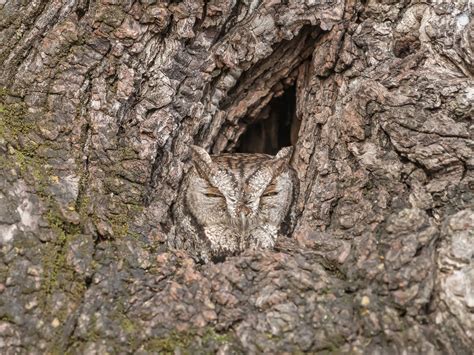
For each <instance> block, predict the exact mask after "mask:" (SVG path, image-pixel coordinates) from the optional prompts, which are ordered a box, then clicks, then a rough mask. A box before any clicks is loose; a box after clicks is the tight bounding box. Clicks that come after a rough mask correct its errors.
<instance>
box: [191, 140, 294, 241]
mask: <svg viewBox="0 0 474 355" xmlns="http://www.w3.org/2000/svg"><path fill="white" fill-rule="evenodd" d="M191 151H192V162H193V168H192V171H191V172H190V178H189V182H188V186H187V192H186V202H187V204H188V206H189V208H190V210H191V212H192V213H193V215H194V216H195V218H196V219H197V220H198V222H199V223H200V224H201V225H203V226H214V225H219V226H227V227H228V228H232V229H234V230H235V231H236V232H237V233H239V234H248V233H250V232H251V231H252V230H253V229H255V228H265V226H273V227H278V226H279V225H280V224H281V222H282V221H283V219H284V218H285V216H286V214H287V213H288V209H289V206H290V204H291V200H292V193H293V181H292V178H291V176H290V167H289V159H290V156H291V152H292V148H291V147H286V148H283V149H281V150H280V151H279V152H278V153H277V154H276V155H275V156H270V155H266V154H221V155H214V156H210V155H209V154H208V153H207V152H206V151H205V150H204V149H202V148H200V147H197V146H191Z"/></svg>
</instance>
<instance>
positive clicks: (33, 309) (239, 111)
mask: <svg viewBox="0 0 474 355" xmlns="http://www.w3.org/2000/svg"><path fill="white" fill-rule="evenodd" d="M473 27H474V25H473V20H472V5H471V4H470V2H469V1H468V0H455V1H417V0H412V1H410V0H403V1H392V0H383V1H375V0H365V1H363V0H360V1H358V0H345V1H344V0H332V1H330V0H318V1H317V0H305V1H291V0H290V1H279V0H273V1H272V0H260V1H259V0H253V1H243V0H242V1H241V0H237V1H232V0H211V1H202V0H184V1H153V0H141V1H132V0H129V1H127V0H122V1H120V0H101V1H97V2H96V1H89V0H77V1H73V0H71V1H55V0H49V1H31V2H29V1H20V0H0V42H1V43H2V45H1V46H0V63H1V65H0V87H2V89H1V92H0V236H1V246H2V249H1V250H2V253H1V259H0V352H2V353H12V354H13V353H32V352H38V353H39V352H45V351H48V352H58V353H63V352H65V351H68V352H73V353H74V352H88V353H94V352H95V353H105V352H106V351H107V352H112V353H113V352H127V351H128V352H133V351H138V352H139V353H145V352H170V351H178V350H177V349H181V350H189V351H190V352H192V353H194V352H203V353H207V352H213V351H219V352H220V353H231V352H235V353H242V352H260V351H264V350H265V351H268V352H284V351H286V352H293V353H297V352H300V351H312V352H318V351H335V352H337V353H339V352H360V353H401V352H402V351H407V352H408V353H431V354H436V353H453V354H454V353H457V354H468V353H471V351H472V349H473V348H474V344H473V340H472V339H473V337H474V262H473V255H474V235H473V230H474V210H473V208H474V207H473V197H474V192H473V189H474V173H473V166H474V154H473V146H474V143H473V132H474V131H473V125H472V117H473V108H472V103H473V97H474V88H473V79H472V76H473V58H474V57H473V52H472V47H471V45H472V43H473ZM291 85H296V106H297V109H296V114H295V116H296V117H295V118H294V122H293V123H294V124H295V125H296V126H298V125H299V133H298V130H294V132H293V140H294V141H295V140H296V143H295V147H296V149H295V153H294V156H293V160H292V164H293V166H294V168H295V169H296V170H297V172H298V175H299V178H300V180H301V186H300V193H299V196H298V209H297V213H298V216H299V218H298V221H297V222H298V223H297V225H296V228H295V230H294V232H293V233H292V235H291V236H290V238H286V239H282V240H281V241H280V243H279V245H278V247H277V248H276V250H274V251H265V252H259V253H251V252H248V253H246V254H244V255H241V256H239V257H232V258H228V259H227V260H226V261H225V262H223V263H220V264H207V265H196V264H195V263H194V262H193V261H192V259H190V258H189V257H188V256H187V255H186V254H185V253H184V252H182V251H172V250H166V247H165V245H166V238H167V237H168V236H169V235H170V233H173V230H174V229H173V226H172V223H171V218H170V209H171V206H172V204H173V202H174V201H175V199H176V196H177V193H178V189H179V186H180V183H181V178H182V176H183V172H184V171H185V169H187V166H188V164H187V162H188V159H189V150H188V145H189V144H190V143H194V144H199V145H201V146H203V147H205V148H208V149H209V150H210V151H212V152H214V153H219V152H222V151H232V150H233V149H234V148H235V147H236V146H237V145H238V144H239V143H238V139H239V136H240V135H241V134H242V132H244V131H245V129H246V127H247V125H249V124H250V123H252V122H254V121H255V120H258V119H259V117H261V115H263V116H265V115H264V111H265V107H266V106H267V104H268V103H269V102H270V101H271V100H272V98H274V97H277V96H278V95H281V94H282V93H283V91H284V89H285V87H287V86H291Z"/></svg>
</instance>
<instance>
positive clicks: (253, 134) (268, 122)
mask: <svg viewBox="0 0 474 355" xmlns="http://www.w3.org/2000/svg"><path fill="white" fill-rule="evenodd" d="M243 124H244V125H247V128H246V130H245V132H244V133H243V134H242V135H241V136H240V138H239V142H238V144H237V147H236V152H238V153H265V154H272V155H274V154H276V153H277V152H278V151H279V150H280V149H281V148H283V147H287V146H289V145H292V144H294V143H295V141H296V137H297V135H298V127H297V126H298V125H297V118H296V87H295V85H292V86H288V87H287V88H286V89H285V91H284V92H283V94H282V95H280V96H278V97H274V98H273V99H272V100H271V101H270V102H269V103H268V105H267V106H266V107H265V108H264V109H263V110H262V112H261V113H260V115H259V117H258V119H256V120H253V121H250V122H249V121H246V119H244V120H243Z"/></svg>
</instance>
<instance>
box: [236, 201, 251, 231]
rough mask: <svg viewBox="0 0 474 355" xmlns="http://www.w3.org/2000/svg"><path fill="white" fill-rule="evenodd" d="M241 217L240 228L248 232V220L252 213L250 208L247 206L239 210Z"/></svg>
mask: <svg viewBox="0 0 474 355" xmlns="http://www.w3.org/2000/svg"><path fill="white" fill-rule="evenodd" d="M239 210H240V211H239V212H240V213H239V217H240V228H241V230H242V231H246V230H247V229H248V226H249V219H248V216H249V214H250V212H252V211H251V210H250V208H248V207H247V206H241V207H240V208H239Z"/></svg>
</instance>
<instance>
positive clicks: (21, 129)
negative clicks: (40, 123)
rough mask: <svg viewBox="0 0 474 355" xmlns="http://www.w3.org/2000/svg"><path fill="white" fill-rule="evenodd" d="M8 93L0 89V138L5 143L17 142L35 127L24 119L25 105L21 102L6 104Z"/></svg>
mask: <svg viewBox="0 0 474 355" xmlns="http://www.w3.org/2000/svg"><path fill="white" fill-rule="evenodd" d="M7 95H8V92H7V90H6V89H5V88H0V137H3V138H5V139H6V140H7V141H12V140H15V141H16V140H18V138H19V137H20V136H24V135H27V134H28V133H29V132H31V130H32V129H33V128H34V127H35V123H34V122H32V121H28V120H27V118H26V105H25V104H24V103H23V102H14V103H7V102H6V98H7Z"/></svg>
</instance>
